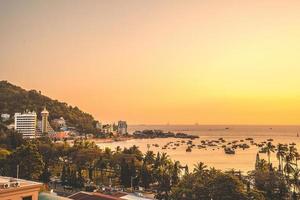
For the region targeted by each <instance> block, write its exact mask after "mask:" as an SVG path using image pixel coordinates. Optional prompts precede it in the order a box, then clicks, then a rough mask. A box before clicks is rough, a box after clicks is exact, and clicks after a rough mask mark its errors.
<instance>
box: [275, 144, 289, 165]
mask: <svg viewBox="0 0 300 200" xmlns="http://www.w3.org/2000/svg"><path fill="white" fill-rule="evenodd" d="M286 150H287V149H286V147H285V146H284V145H283V144H280V143H279V144H278V145H277V152H276V157H277V159H278V162H279V164H278V170H279V171H282V168H283V158H284V156H285V155H286Z"/></svg>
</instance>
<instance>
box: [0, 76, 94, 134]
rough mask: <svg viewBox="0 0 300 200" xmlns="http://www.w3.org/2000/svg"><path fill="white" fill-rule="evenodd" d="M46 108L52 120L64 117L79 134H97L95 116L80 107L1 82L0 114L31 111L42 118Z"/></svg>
mask: <svg viewBox="0 0 300 200" xmlns="http://www.w3.org/2000/svg"><path fill="white" fill-rule="evenodd" d="M44 106H46V107H47V110H48V111H49V113H50V115H49V119H50V120H51V119H55V118H59V117H63V118H64V119H65V120H66V121H67V125H68V126H72V127H75V128H76V129H77V130H78V131H79V132H81V133H95V131H96V129H95V123H96V121H95V120H94V118H93V116H92V115H90V114H88V113H85V112H83V111H81V110H80V109H79V108H78V107H76V106H75V107H72V106H70V105H68V104H67V103H64V102H59V101H58V100H53V99H51V98H49V97H47V96H44V95H42V94H41V93H40V92H38V91H36V90H29V91H27V90H25V89H23V88H21V87H18V86H15V85H13V84H11V83H9V82H7V81H0V113H8V114H10V115H11V116H13V115H14V113H16V112H24V111H25V110H29V111H36V112H37V114H38V117H39V118H40V112H41V111H42V109H43V108H44Z"/></svg>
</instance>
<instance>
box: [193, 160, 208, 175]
mask: <svg viewBox="0 0 300 200" xmlns="http://www.w3.org/2000/svg"><path fill="white" fill-rule="evenodd" d="M206 171H207V165H205V164H204V163H203V162H198V163H197V164H195V165H194V173H196V174H203V173H204V172H206Z"/></svg>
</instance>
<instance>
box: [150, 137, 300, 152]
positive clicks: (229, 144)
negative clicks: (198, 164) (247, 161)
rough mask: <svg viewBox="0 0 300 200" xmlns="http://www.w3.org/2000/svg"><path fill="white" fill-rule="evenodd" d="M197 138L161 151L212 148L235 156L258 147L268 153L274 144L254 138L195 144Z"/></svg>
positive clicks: (167, 145)
mask: <svg viewBox="0 0 300 200" xmlns="http://www.w3.org/2000/svg"><path fill="white" fill-rule="evenodd" d="M194 141H195V138H193V139H189V140H184V139H183V140H177V141H175V142H168V143H167V144H165V145H164V146H162V148H161V149H163V150H165V149H173V150H176V149H177V148H178V147H179V146H182V145H184V146H186V152H192V150H193V148H198V149H205V150H207V148H210V147H211V148H212V150H215V149H220V148H222V149H223V150H224V153H225V154H231V155H232V154H235V153H236V150H238V149H241V150H245V149H248V148H250V146H256V147H258V148H260V151H259V152H260V153H266V150H265V148H264V147H265V146H266V145H267V143H268V142H272V141H273V139H267V140H266V141H263V142H259V143H257V142H255V141H254V139H253V138H245V139H241V140H233V141H226V140H225V139H224V138H219V139H214V140H208V139H207V140H201V141H200V144H195V143H194ZM290 145H296V144H295V143H292V144H290ZM152 146H154V147H159V145H158V144H152Z"/></svg>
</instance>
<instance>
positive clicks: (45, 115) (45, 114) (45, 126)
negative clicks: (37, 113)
mask: <svg viewBox="0 0 300 200" xmlns="http://www.w3.org/2000/svg"><path fill="white" fill-rule="evenodd" d="M41 115H42V133H44V134H45V133H48V116H49V112H48V111H47V110H46V107H45V108H44V110H43V111H42V112H41Z"/></svg>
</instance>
